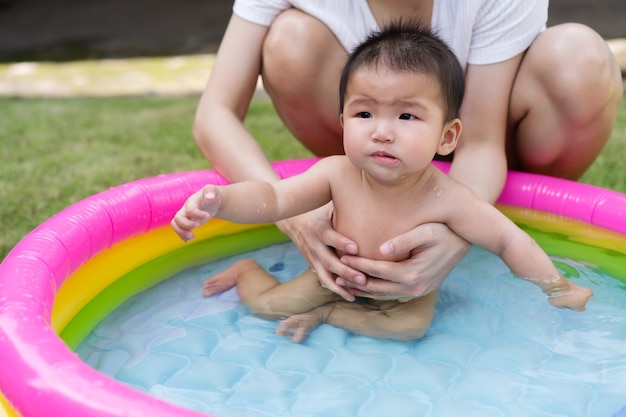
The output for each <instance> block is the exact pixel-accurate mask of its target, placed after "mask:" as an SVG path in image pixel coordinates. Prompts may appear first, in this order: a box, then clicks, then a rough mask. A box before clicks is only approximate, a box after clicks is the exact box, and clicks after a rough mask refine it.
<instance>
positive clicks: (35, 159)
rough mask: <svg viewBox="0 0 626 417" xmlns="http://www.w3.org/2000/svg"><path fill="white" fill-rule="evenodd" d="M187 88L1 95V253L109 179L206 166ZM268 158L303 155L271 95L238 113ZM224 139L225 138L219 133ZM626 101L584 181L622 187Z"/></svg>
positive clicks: (118, 181)
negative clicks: (163, 92)
mask: <svg viewBox="0 0 626 417" xmlns="http://www.w3.org/2000/svg"><path fill="white" fill-rule="evenodd" d="M196 104H197V97H196V96H187V97H156V96H146V97H129V98H83V99H12V98H0V108H2V113H1V114H2V122H1V123H0V140H1V141H2V144H3V146H2V148H1V149H0V154H1V157H0V160H1V161H2V164H1V165H0V199H1V200H2V204H1V205H0V220H1V224H2V229H3V232H2V234H1V235H0V259H3V258H4V257H5V256H6V254H7V253H8V251H9V250H10V249H11V248H12V247H13V246H14V245H15V244H16V243H17V242H18V241H19V240H20V239H21V238H22V237H23V236H24V235H25V234H27V233H28V232H29V231H30V230H32V229H33V228H35V227H36V226H37V225H39V224H40V223H41V222H43V221H44V220H45V219H47V218H48V217H50V216H51V215H53V214H54V213H56V212H58V211H60V210H62V209H63V208H65V207H67V206H68V205H70V204H72V203H74V202H76V201H78V200H80V199H82V198H84V197H87V196H89V195H92V194H95V193H97V192H100V191H102V190H105V189H107V188H110V187H112V186H115V185H118V184H122V183H125V182H129V181H132V180H135V179H139V178H144V177H150V176H154V175H157V174H160V173H168V172H176V171H187V170H195V169H205V168H207V167H209V165H208V163H207V162H206V161H205V160H204V158H203V157H202V155H201V154H200V152H199V151H198V149H197V148H196V146H195V144H194V142H193V140H192V137H191V124H192V119H193V114H194V111H195V107H196ZM246 124H247V126H248V128H249V129H250V130H251V131H252V133H253V135H254V136H255V137H256V138H258V140H259V142H260V143H261V146H262V147H263V148H264V149H265V151H266V153H267V154H268V155H269V157H270V159H271V160H281V159H292V158H300V157H308V156H310V153H308V152H307V150H306V149H304V148H303V147H302V146H301V145H299V143H298V142H297V141H295V140H293V139H292V137H291V135H290V134H289V132H287V130H286V129H285V128H284V127H283V126H282V125H281V123H280V122H279V120H278V118H277V116H276V113H275V112H274V110H273V107H272V106H271V104H270V103H269V102H267V101H263V100H256V101H254V102H253V104H252V106H251V109H250V113H249V116H248V118H247V120H246ZM224 139H225V140H227V138H224ZM625 156H626V103H625V102H622V106H621V111H620V116H619V120H618V123H617V126H616V127H615V129H614V131H613V134H612V138H611V141H610V143H609V145H608V146H607V147H606V149H605V150H604V152H603V153H602V155H601V156H600V157H599V158H598V160H597V161H596V163H595V164H594V165H593V166H592V167H591V169H590V170H589V171H588V172H587V173H586V174H585V176H584V177H583V178H582V179H581V180H582V181H583V182H586V183H590V184H594V185H598V186H601V187H604V188H609V189H614V190H617V191H620V192H623V193H626V158H625Z"/></svg>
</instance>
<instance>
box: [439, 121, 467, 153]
mask: <svg viewBox="0 0 626 417" xmlns="http://www.w3.org/2000/svg"><path fill="white" fill-rule="evenodd" d="M461 130H462V125H461V120H460V119H458V118H456V119H452V120H450V121H449V122H446V124H445V125H444V126H443V133H442V134H441V141H440V142H439V148H438V149H437V153H438V154H439V155H448V154H450V153H452V151H453V150H454V148H456V145H457V144H458V143H459V137H460V136H461Z"/></svg>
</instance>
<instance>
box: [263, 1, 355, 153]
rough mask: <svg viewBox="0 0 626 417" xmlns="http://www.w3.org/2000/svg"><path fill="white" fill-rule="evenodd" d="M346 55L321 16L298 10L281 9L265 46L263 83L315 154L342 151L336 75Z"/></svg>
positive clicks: (285, 119)
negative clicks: (317, 17)
mask: <svg viewBox="0 0 626 417" xmlns="http://www.w3.org/2000/svg"><path fill="white" fill-rule="evenodd" d="M347 58H348V53H347V52H346V50H345V49H343V47H342V46H341V44H340V43H339V41H338V40H337V38H335V36H334V35H333V33H332V32H331V31H330V30H329V29H328V27H327V26H326V25H324V24H323V23H322V22H321V21H319V20H317V19H316V18H314V17H311V16H310V15H307V14H305V13H303V12H301V11H299V10H297V9H289V10H287V11H285V12H283V13H281V14H280V15H279V16H278V17H277V18H276V19H275V20H274V22H273V23H272V26H271V27H270V30H269V32H268V34H267V37H266V39H265V42H264V45H263V68H262V71H261V73H262V76H263V84H264V87H265V90H266V91H267V93H268V94H269V96H270V97H271V99H272V102H273V103H274V106H275V107H276V110H277V112H278V114H279V115H280V117H281V119H282V120H283V122H284V123H285V125H286V126H287V128H288V129H289V130H290V131H291V133H293V135H294V136H295V137H296V138H297V139H298V140H300V141H301V142H302V143H303V144H304V146H306V147H307V148H308V149H309V150H311V151H312V152H313V153H314V154H316V155H318V156H327V155H333V154H343V143H342V130H341V126H340V124H339V113H340V111H339V79H340V77H341V71H342V69H343V66H344V64H345V62H346V60H347Z"/></svg>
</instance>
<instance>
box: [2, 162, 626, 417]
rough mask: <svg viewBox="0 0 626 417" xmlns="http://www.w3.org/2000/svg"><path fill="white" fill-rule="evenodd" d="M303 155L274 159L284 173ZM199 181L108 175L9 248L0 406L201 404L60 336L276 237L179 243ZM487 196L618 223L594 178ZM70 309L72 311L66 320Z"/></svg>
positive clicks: (232, 231) (515, 177)
mask: <svg viewBox="0 0 626 417" xmlns="http://www.w3.org/2000/svg"><path fill="white" fill-rule="evenodd" d="M313 162H314V160H301V161H285V162H281V163H277V164H276V165H275V168H276V170H277V171H278V172H279V173H280V175H281V176H289V175H294V174H296V173H298V172H301V171H302V170H305V169H306V168H307V167H309V166H310V165H311V164H312V163H313ZM441 167H443V168H444V169H445V167H446V166H445V165H441ZM207 182H213V183H218V184H221V183H224V180H223V179H222V178H221V177H219V176H218V175H217V174H216V173H214V172H212V171H200V172H187V173H180V174H171V175H163V176H158V177H155V178H150V179H146V180H141V181H136V182H133V183H129V184H125V185H121V186H119V187H115V188H113V189H111V190H108V191H106V192H103V193H101V194H98V195H95V196H93V197H90V198H87V199H85V200H83V201H81V202H79V203H76V204H74V205H73V206H71V207H69V208H68V209H66V210H64V211H62V212H60V213H58V214H57V215H55V216H54V217H52V218H51V219H50V220H48V221H46V222H45V223H43V224H42V225H41V226H40V227H38V228H37V229H35V230H34V231H33V232H31V233H30V234H29V235H28V236H27V237H25V238H24V239H23V240H22V241H21V242H20V243H19V244H18V245H17V246H16V247H15V248H14V249H13V251H11V253H10V254H9V255H8V256H7V258H6V259H5V260H4V262H3V263H2V265H1V266H0V357H1V358H2V360H1V361H0V392H2V394H3V395H4V397H0V398H1V399H2V402H3V403H4V407H3V408H0V415H2V412H4V413H5V414H7V415H23V416H41V415H47V414H49V411H50V410H54V414H55V415H63V416H73V415H75V416H123V415H129V416H130V415H133V416H141V415H145V416H155V415H159V416H194V415H196V416H200V415H206V414H202V413H199V412H196V411H192V410H188V409H183V408H180V407H177V406H174V405H172V404H169V403H167V402H164V401H162V400H159V399H157V398H155V397H152V396H149V395H146V394H143V393H140V392H139V391H137V390H135V389H132V388H130V387H128V386H127V385H124V384H122V383H120V382H117V381H115V380H114V379H112V378H110V377H107V376H105V375H103V374H101V373H99V372H97V371H95V370H94V369H92V368H91V367H89V366H88V365H86V364H85V363H83V362H82V361H81V360H80V359H78V358H77V356H76V354H75V353H74V352H73V350H72V348H73V347H75V346H76V345H77V344H78V343H80V341H81V340H82V339H83V338H84V336H85V335H86V333H88V332H89V331H90V329H91V328H93V326H94V325H95V324H96V323H97V322H98V321H100V319H102V318H103V317H105V316H106V315H107V314H108V313H109V312H110V311H112V310H113V309H114V308H115V307H116V306H117V305H119V304H120V303H121V302H123V301H124V300H125V299H126V298H128V297H129V296H130V295H132V294H134V293H137V292H139V291H141V290H143V289H145V288H147V287H149V286H151V285H153V284H154V283H155V282H157V281H159V280H164V279H166V278H168V277H169V276H171V275H172V274H174V273H176V272H178V271H180V270H182V269H184V268H187V267H189V266H190V265H196V264H200V263H206V262H208V261H210V260H211V259H219V258H222V257H225V256H228V255H230V254H234V253H240V252H246V251H249V250H253V249H258V248H261V247H264V246H266V245H269V244H272V243H276V242H282V241H285V237H284V236H282V235H281V234H279V233H278V232H277V231H276V229H275V228H267V227H261V226H260V225H252V226H243V225H233V224H230V223H225V222H221V221H214V222H211V223H209V224H208V225H207V226H206V227H204V228H202V230H201V231H200V232H199V233H198V239H197V241H196V242H195V243H193V244H191V245H190V244H187V245H182V244H181V243H180V241H179V240H178V238H177V237H176V236H175V235H174V234H173V232H171V230H169V227H168V224H169V221H170V219H171V217H172V215H173V213H174V212H175V211H176V210H177V209H178V208H179V207H180V205H181V204H182V203H183V202H184V200H185V199H186V198H187V196H188V195H189V194H191V193H192V192H194V191H196V190H197V189H199V188H200V187H201V186H202V185H204V184H205V183H207ZM499 204H501V205H504V206H514V207H520V208H531V209H534V210H539V211H542V212H547V213H554V214H557V215H561V216H565V217H569V218H572V219H576V220H580V221H583V222H585V223H587V224H590V225H594V226H598V227H600V228H603V229H606V230H607V231H610V232H607V233H614V234H620V235H626V196H625V195H623V194H620V193H616V192H612V191H609V190H604V189H600V188H597V187H592V186H587V185H583V184H579V183H573V182H568V181H564V180H558V179H554V178H547V177H542V176H536V175H529V174H522V173H515V172H511V173H510V174H509V178H508V180H507V184H506V188H505V190H504V192H503V194H502V196H501V198H500V200H499ZM591 239H595V237H593V238H591ZM621 250H624V248H623V247H622V248H621ZM622 253H626V252H622ZM625 256H626V255H625ZM78 312H82V313H81V314H80V317H81V319H80V320H74V317H75V316H77V313H78ZM85 312H87V313H88V314H85ZM59 335H61V336H62V338H61V337H59ZM9 404H10V406H9Z"/></svg>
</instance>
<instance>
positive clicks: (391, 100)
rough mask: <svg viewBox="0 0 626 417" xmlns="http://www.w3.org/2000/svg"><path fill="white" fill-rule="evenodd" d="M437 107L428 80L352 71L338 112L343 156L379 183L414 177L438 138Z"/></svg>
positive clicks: (433, 83)
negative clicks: (340, 112) (339, 114)
mask: <svg viewBox="0 0 626 417" xmlns="http://www.w3.org/2000/svg"><path fill="white" fill-rule="evenodd" d="M442 102H443V101H442V97H441V93H440V89H439V83H438V81H437V80H436V79H435V78H433V77H430V76H424V75H420V74H414V73H409V72H398V71H393V70H389V69H372V68H366V67H364V68H360V69H358V70H356V71H355V72H354V73H353V74H352V77H351V79H350V81H349V83H348V86H347V89H346V100H345V105H344V108H343V113H342V123H343V128H344V131H343V135H344V149H345V152H346V155H347V156H348V157H349V158H350V159H351V160H352V162H353V163H354V164H355V165H357V166H358V167H359V168H361V169H363V170H365V171H367V172H369V173H371V174H372V175H374V176H376V177H379V176H380V177H381V180H382V179H386V180H394V179H399V178H403V177H406V176H408V175H414V174H419V173H420V172H421V171H422V170H424V169H425V168H426V166H428V164H430V162H431V161H432V159H433V157H434V155H435V153H436V152H437V151H438V149H439V145H440V143H441V141H442V138H443V134H444V131H445V129H444V126H445V121H444V113H443V109H442Z"/></svg>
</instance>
